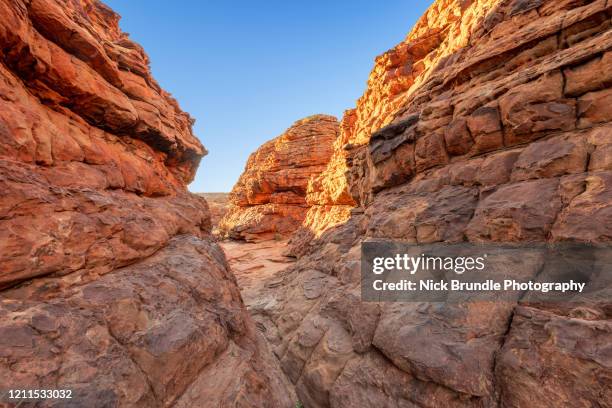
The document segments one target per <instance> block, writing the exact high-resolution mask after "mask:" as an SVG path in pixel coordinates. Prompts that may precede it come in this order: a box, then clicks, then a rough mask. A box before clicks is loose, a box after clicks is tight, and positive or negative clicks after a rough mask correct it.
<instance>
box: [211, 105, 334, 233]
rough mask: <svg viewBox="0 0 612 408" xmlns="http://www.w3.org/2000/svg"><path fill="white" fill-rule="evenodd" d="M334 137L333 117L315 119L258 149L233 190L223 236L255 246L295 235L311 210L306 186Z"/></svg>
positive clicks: (222, 226) (324, 159)
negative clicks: (261, 242) (245, 241)
mask: <svg viewBox="0 0 612 408" xmlns="http://www.w3.org/2000/svg"><path fill="white" fill-rule="evenodd" d="M337 137H338V121H337V119H336V118H335V117H333V116H328V115H313V116H309V117H307V118H304V119H301V120H298V121H297V122H295V123H294V124H293V125H292V126H291V127H290V128H289V129H287V130H286V131H285V132H284V133H283V134H282V135H280V136H278V137H276V138H274V139H272V140H270V141H268V142H266V143H265V144H263V145H262V146H261V147H259V149H257V151H255V152H254V153H253V154H251V156H250V157H249V159H248V161H247V164H246V166H245V169H244V172H243V173H242V175H241V176H240V178H239V179H238V182H237V183H236V185H234V188H233V189H232V192H231V194H230V197H229V202H230V206H229V208H228V211H227V214H226V215H225V217H224V218H223V220H221V222H220V225H219V229H220V231H221V233H222V234H223V235H225V236H228V237H230V238H233V239H243V240H248V241H257V240H265V239H274V238H277V239H278V238H282V237H287V236H288V235H289V234H291V233H292V232H294V231H295V230H296V229H297V228H298V227H299V226H300V225H301V223H302V221H303V220H304V217H305V215H306V212H307V211H308V208H309V206H310V203H309V202H308V200H307V191H308V186H309V182H310V180H311V179H312V178H313V177H316V176H317V175H319V174H320V173H321V172H322V171H323V170H324V169H325V166H326V165H327V163H328V162H329V159H330V157H331V154H332V151H333V148H332V146H333V143H334V141H335V140H336V138H337Z"/></svg>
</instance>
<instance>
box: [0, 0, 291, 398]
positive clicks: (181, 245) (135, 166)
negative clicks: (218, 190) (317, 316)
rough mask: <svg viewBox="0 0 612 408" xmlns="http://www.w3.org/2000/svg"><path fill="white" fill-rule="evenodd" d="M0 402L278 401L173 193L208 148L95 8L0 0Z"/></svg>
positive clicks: (195, 228)
mask: <svg viewBox="0 0 612 408" xmlns="http://www.w3.org/2000/svg"><path fill="white" fill-rule="evenodd" d="M0 15H2V18H1V19H0V190H1V191H2V194H0V389H3V390H6V389H9V388H19V389H24V388H25V389H60V388H61V389H71V390H72V392H73V393H72V400H71V401H70V403H71V404H74V405H78V406H88V407H108V406H126V407H127V406H130V407H132V406H142V407H156V406H160V407H161V406H185V407H187V406H189V407H192V406H241V407H247V406H249V407H250V406H270V407H276V406H289V405H290V404H292V403H293V397H292V394H291V389H290V387H287V384H286V383H285V382H284V379H283V377H282V376H281V375H280V374H279V372H278V371H277V369H276V368H275V366H274V365H273V364H271V362H272V361H273V360H272V359H273V357H272V355H271V354H270V353H269V352H268V350H267V347H266V345H265V344H264V343H263V342H262V340H261V339H260V338H259V337H258V335H257V334H256V331H255V330H254V328H253V324H252V323H251V320H250V318H249V316H248V314H247V312H246V310H245V308H244V306H243V304H242V300H241V298H240V294H239V292H238V289H237V285H236V282H235V279H234V277H233V275H232V274H231V273H230V272H229V270H228V266H227V263H226V261H225V257H224V255H223V252H222V251H221V250H220V248H219V247H217V246H216V244H213V243H212V241H211V237H210V215H209V211H208V208H207V205H206V202H205V200H203V199H202V198H199V197H197V196H195V195H191V194H189V193H188V192H187V190H186V185H187V183H189V182H190V181H191V180H192V178H193V175H194V174H195V170H196V168H197V166H198V163H199V161H200V158H201V157H202V156H203V155H204V154H205V150H204V148H203V147H202V145H201V144H200V142H199V141H198V140H197V138H195V136H194V135H193V133H192V130H191V125H192V124H193V120H192V119H191V118H190V117H189V115H188V114H186V113H184V112H183V111H181V110H180V108H179V106H178V104H177V103H176V101H174V99H172V98H171V97H170V95H169V94H167V93H166V92H164V91H163V90H162V89H161V88H160V87H159V85H158V84H157V83H156V82H155V80H154V79H153V78H152V77H151V74H150V71H149V67H148V60H147V56H146V55H145V53H144V52H143V50H142V48H141V47H140V46H138V45H137V44H135V43H134V42H132V41H131V40H130V39H129V38H128V37H127V35H125V34H123V33H122V32H121V31H120V30H119V28H118V19H119V17H118V15H116V14H115V13H114V12H113V11H111V10H110V9H109V8H107V7H106V6H104V5H103V4H101V3H99V2H97V1H90V0H83V1H67V2H65V1H61V2H60V1H52V0H29V1H20V0H0Z"/></svg>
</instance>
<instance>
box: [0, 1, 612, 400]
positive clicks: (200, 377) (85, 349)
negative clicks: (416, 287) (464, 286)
mask: <svg viewBox="0 0 612 408" xmlns="http://www.w3.org/2000/svg"><path fill="white" fill-rule="evenodd" d="M0 15H2V16H3V18H2V19H0V45H1V50H2V53H0V119H2V121H1V122H0V190H2V192H3V194H2V195H0V265H2V268H1V269H0V311H1V313H0V389H6V388H9V387H19V388H23V387H24V386H26V387H27V388H56V386H59V385H61V386H62V387H66V388H72V389H73V390H74V391H75V395H76V396H78V398H76V399H75V401H74V402H75V403H76V405H83V406H94V407H95V406H100V407H106V406H143V407H144V406H146V407H149V406H160V407H161V406H184V407H188V406H203V407H207V406H214V407H225V406H236V407H260V406H261V407H288V406H294V404H295V402H296V401H297V400H298V399H299V400H300V401H301V403H302V404H303V406H305V407H308V408H317V407H335V408H339V407H369V406H381V407H585V408H586V407H609V406H610V401H612V387H611V384H612V354H611V353H610V344H612V320H611V316H612V306H611V304H610V298H611V297H610V296H611V295H612V294H610V293H609V292H604V293H603V296H601V297H599V298H596V299H589V301H588V302H581V303H577V304H575V303H572V304H562V305H554V306H551V305H547V304H534V303H530V302H529V301H528V299H525V298H519V297H517V298H516V299H512V300H511V301H508V302H504V303H501V302H498V303H484V302H472V303H466V304H459V303H442V302H439V303H416V302H414V303H385V302H363V301H362V300H361V297H360V273H359V272H360V247H361V244H362V242H364V241H366V240H371V239H380V238H383V239H394V240H401V241H403V242H405V243H413V244H429V243H457V242H470V243H509V242H511V243H517V242H523V243H560V242H577V243H587V244H597V245H601V246H606V245H607V246H609V245H610V242H611V241H612V224H611V223H610V220H612V187H611V186H612V148H611V147H612V138H611V135H612V128H611V124H610V122H611V120H612V109H611V106H612V104H611V99H610V98H611V91H610V90H611V86H612V71H611V70H610V68H609V67H610V58H611V57H610V56H611V55H612V30H611V26H612V20H611V18H612V2H611V1H610V0H592V1H588V0H561V1H557V0H473V1H472V0H468V1H464V0H461V1H459V0H437V1H435V2H434V3H433V5H432V6H431V7H430V9H429V10H428V11H427V12H426V14H425V15H424V16H423V17H422V18H421V19H420V20H419V22H418V23H417V24H416V26H415V27H414V28H413V29H412V31H411V32H410V33H409V35H408V36H407V37H406V38H405V40H404V41H402V42H401V43H400V44H398V45H397V46H396V47H394V48H393V49H391V50H389V51H387V52H386V53H384V54H382V55H381V56H379V57H378V58H377V59H376V62H375V66H374V69H373V70H372V73H371V75H370V78H369V80H368V88H367V90H366V92H365V93H364V94H363V96H362V97H361V98H360V99H359V100H358V102H357V106H356V107H355V108H354V109H351V110H348V111H347V112H346V113H345V115H344V117H343V118H342V120H341V121H340V123H339V124H338V123H337V121H336V120H335V118H331V117H328V116H315V117H311V118H306V119H303V120H301V121H298V122H296V124H294V126H292V127H291V128H290V129H289V130H288V131H287V132H286V133H284V134H283V135H281V136H280V137H279V138H277V139H273V140H272V141H271V142H269V143H267V144H265V145H264V146H263V147H262V148H261V149H260V150H258V152H256V153H255V154H254V155H252V156H251V158H250V159H249V163H248V164H247V166H246V169H245V173H244V174H243V176H242V177H241V179H240V180H239V182H238V183H237V185H236V186H235V188H234V191H232V194H231V196H230V198H229V200H230V202H231V203H230V204H231V206H230V207H231V208H230V212H229V213H228V214H226V215H225V216H224V217H223V219H222V220H221V221H219V222H220V227H221V228H220V229H221V230H222V231H223V233H224V234H225V235H227V236H229V237H233V238H236V239H238V240H239V242H236V241H224V242H222V243H221V244H220V245H219V244H218V243H217V242H216V239H215V237H213V236H212V234H211V215H210V209H209V205H208V204H207V203H206V200H205V199H203V198H202V197H198V196H197V195H194V194H190V193H188V192H187V188H186V186H187V184H188V183H189V182H190V181H191V180H192V178H193V175H194V174H195V171H196V168H197V166H198V164H199V161H200V159H201V157H202V156H203V155H204V154H205V153H206V151H205V149H204V147H203V146H202V145H201V144H200V142H199V141H198V140H197V138H196V137H195V136H194V135H193V133H192V130H191V125H192V123H193V122H192V119H191V118H190V117H189V115H187V114H186V113H184V112H183V111H181V109H180V107H179V105H178V103H177V102H176V101H175V100H174V99H172V98H171V97H170V95H168V94H167V93H166V92H165V91H163V90H162V89H161V88H160V87H159V86H158V85H157V83H156V82H155V80H154V79H153V78H152V76H151V74H150V71H149V67H148V59H147V56H146V54H145V53H144V51H143V50H142V49H141V48H140V47H139V46H138V45H137V44H135V43H134V42H132V41H131V40H130V39H129V38H128V37H127V36H126V35H125V34H123V33H121V31H120V30H119V28H118V25H117V21H118V16H117V15H116V14H114V13H113V12H112V11H111V10H110V9H108V8H107V7H105V6H103V5H102V4H101V3H98V2H96V1H94V0H83V1H80V2H59V1H52V0H44V1H43V0H31V1H21V0H0ZM319 138H321V139H322V140H324V141H325V143H322V142H321V141H320V140H319ZM315 147H316V149H314V151H315V152H314V153H313V148H315ZM76 175H78V177H77V176H76ZM217 198H220V197H217ZM215 200H216V198H215ZM221 201H222V199H221ZM232 206H233V207H232ZM213 207H214V208H215V209H214V211H215V213H218V215H217V216H219V215H220V212H221V211H217V210H220V209H221V207H222V205H219V206H217V205H216V204H215V205H213ZM275 238H276V239H275ZM245 240H251V241H258V242H257V243H247V242H244V241H245ZM263 240H266V241H263ZM285 254H290V255H291V257H287V256H285ZM508 262H510V264H509V265H511V267H512V268H515V269H520V270H523V271H526V273H535V272H536V270H537V268H536V266H537V265H536V264H535V263H533V262H530V259H529V258H528V257H527V256H526V254H524V253H520V254H518V255H517V256H516V257H515V258H514V261H512V260H508ZM512 262H514V263H512ZM245 304H246V306H245ZM296 393H297V396H296Z"/></svg>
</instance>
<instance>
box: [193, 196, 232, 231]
mask: <svg viewBox="0 0 612 408" xmlns="http://www.w3.org/2000/svg"><path fill="white" fill-rule="evenodd" d="M198 195H199V196H201V197H204V198H205V199H206V203H208V209H209V210H210V222H211V224H212V226H213V234H215V235H217V233H218V228H217V227H218V226H219V222H220V221H221V219H223V217H224V216H225V213H226V212H227V207H228V205H229V194H228V193H199V194H198Z"/></svg>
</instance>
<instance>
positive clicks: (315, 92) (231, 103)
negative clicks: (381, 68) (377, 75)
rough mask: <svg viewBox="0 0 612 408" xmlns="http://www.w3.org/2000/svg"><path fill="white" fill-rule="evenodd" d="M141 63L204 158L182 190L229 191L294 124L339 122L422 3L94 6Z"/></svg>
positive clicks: (149, 1) (191, 0)
mask: <svg viewBox="0 0 612 408" xmlns="http://www.w3.org/2000/svg"><path fill="white" fill-rule="evenodd" d="M103 1H104V2H105V3H106V4H108V5H109V6H110V7H111V8H113V9H114V10H115V11H117V12H118V13H119V14H121V16H122V19H121V23H120V25H121V28H122V29H123V31H125V32H128V33H130V37H131V38H132V39H134V40H135V41H137V42H139V43H140V44H141V45H142V46H143V47H144V48H145V50H146V51H147V53H148V54H149V57H150V60H151V67H152V70H153V75H154V76H155V78H156V79H157V80H158V82H159V83H160V85H161V86H162V87H163V88H164V89H166V90H167V91H169V92H171V93H172V94H173V95H174V97H175V98H176V99H177V100H178V101H179V104H180V105H181V108H182V109H183V110H185V111H187V112H189V113H190V114H191V116H193V117H194V118H195V119H196V123H195V127H194V131H195V134H196V135H197V136H198V137H199V138H200V140H201V141H202V142H203V143H204V145H205V146H206V148H207V149H208V150H209V154H208V156H206V157H205V158H204V159H203V160H202V162H201V164H200V168H199V170H198V174H197V176H196V179H195V181H194V182H193V183H192V184H191V185H190V186H189V188H190V190H191V191H193V192H214V191H230V190H231V188H232V186H233V184H234V183H235V181H236V180H237V179H238V176H239V175H240V173H242V170H243V169H244V165H245V163H246V159H247V157H248V156H249V154H250V153H251V152H253V151H254V150H255V149H257V147H258V146H260V145H261V144H262V143H263V142H265V141H266V140H269V139H271V138H273V137H275V136H277V135H279V134H280V133H282V132H283V131H284V130H285V129H286V128H287V127H289V126H290V125H291V124H292V123H293V122H294V121H295V120H297V119H300V118H302V117H304V116H308V115H311V114H315V113H328V114H332V115H335V116H337V117H338V118H340V116H341V115H342V112H343V111H344V110H345V109H347V108H351V107H353V106H354V105H355V101H356V99H357V98H358V97H359V96H360V95H361V94H362V93H363V91H364V90H365V87H366V81H367V78H368V74H369V73H370V70H371V69H372V67H373V62H374V57H376V56H377V55H379V54H381V53H382V52H384V51H386V50H387V49H389V48H391V47H393V46H394V45H395V44H397V43H398V42H400V41H401V40H402V39H403V38H404V37H405V36H406V34H407V33H408V32H409V31H410V29H411V28H412V26H413V25H414V23H415V22H416V21H417V19H418V18H419V17H420V16H421V14H423V12H424V11H425V10H426V9H427V7H428V6H429V4H430V3H431V2H430V1H429V0H423V1H406V0H385V1H373V0H350V1H349V0H338V1H334V0H329V1H320V0H309V1H291V0H283V1H277V0H260V1H256V0H250V1H249V0H244V1H242V0H235V1H231V0H225V1H224V0H218V1H207V0H201V1H196V0H179V1H176V2H170V1H168V0H103Z"/></svg>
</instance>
